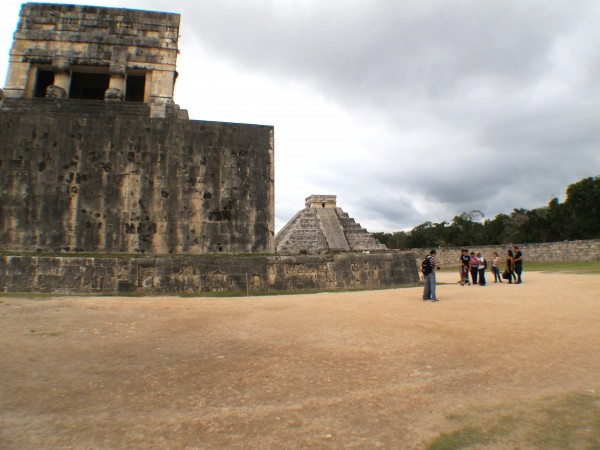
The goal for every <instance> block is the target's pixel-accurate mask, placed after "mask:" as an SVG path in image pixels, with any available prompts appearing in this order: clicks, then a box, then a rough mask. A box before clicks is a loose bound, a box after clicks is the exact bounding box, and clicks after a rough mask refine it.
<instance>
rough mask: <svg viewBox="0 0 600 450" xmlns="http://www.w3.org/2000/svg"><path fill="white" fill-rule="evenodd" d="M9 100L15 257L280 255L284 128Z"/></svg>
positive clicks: (7, 201)
mask: <svg viewBox="0 0 600 450" xmlns="http://www.w3.org/2000/svg"><path fill="white" fill-rule="evenodd" d="M179 117H180V114H179V113H178V111H177V110H176V109H175V108H173V113H172V115H171V116H170V117H167V118H165V119H151V118H149V115H148V106H147V105H145V104H141V103H138V104H134V103H106V102H103V101H95V100H52V99H10V98H7V99H5V100H4V101H3V102H2V103H0V248H1V249H2V251H4V252H73V251H76V252H91V253H130V254H135V253H145V254H148V253H149V254H183V253H190V254H206V253H221V252H222V253H274V250H275V246H274V237H273V236H274V195H273V180H274V165H273V127H270V126H259V125H245V124H230V123H218V122H202V121H190V120H186V119H181V118H179Z"/></svg>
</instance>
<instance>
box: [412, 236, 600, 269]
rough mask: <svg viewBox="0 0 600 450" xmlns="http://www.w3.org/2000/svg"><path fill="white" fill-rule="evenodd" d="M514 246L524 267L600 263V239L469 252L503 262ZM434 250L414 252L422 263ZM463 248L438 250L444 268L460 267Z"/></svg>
mask: <svg viewBox="0 0 600 450" xmlns="http://www.w3.org/2000/svg"><path fill="white" fill-rule="evenodd" d="M514 245H517V246H518V247H519V250H521V252H522V253H523V256H524V260H523V261H524V265H526V264H527V262H561V261H600V239H593V240H587V241H562V242H549V243H545V244H506V245H488V246H472V247H468V248H469V252H471V251H474V252H481V254H482V255H483V256H484V257H485V258H486V259H487V260H488V261H489V260H490V259H491V257H492V254H493V253H494V252H498V254H499V255H500V258H501V260H502V261H505V260H506V251H507V250H508V249H512V248H513V246H514ZM431 250H432V249H431V248H415V249H412V250H410V251H411V252H413V253H414V254H415V256H416V258H417V261H418V262H419V264H420V262H421V261H422V260H423V258H424V257H425V255H427V254H428V253H429V252H430V251H431ZM460 250H461V247H445V248H437V249H436V251H437V256H438V259H439V260H440V261H441V263H442V265H443V266H458V259H459V257H460Z"/></svg>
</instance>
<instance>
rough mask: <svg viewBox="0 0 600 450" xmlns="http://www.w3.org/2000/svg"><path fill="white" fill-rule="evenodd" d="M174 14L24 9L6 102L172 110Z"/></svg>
mask: <svg viewBox="0 0 600 450" xmlns="http://www.w3.org/2000/svg"><path fill="white" fill-rule="evenodd" d="M179 19H180V17H179V14H168V13H157V12H150V11H136V10H127V9H117V8H95V7H89V6H72V5H46V4H40V3H27V4H25V5H23V7H22V10H21V20H20V22H19V25H18V29H17V31H16V33H15V36H14V44H13V47H12V50H11V52H10V68H9V71H8V78H7V82H6V88H5V93H6V95H7V96H8V97H11V98H22V97H25V98H32V97H35V98H41V97H50V98H71V99H99V100H102V99H106V100H125V101H128V102H142V103H146V104H149V105H150V107H151V116H152V117H165V115H166V106H167V105H170V104H172V103H173V89H174V85H175V78H176V77H177V72H176V71H175V66H176V61H177V42H178V38H179Z"/></svg>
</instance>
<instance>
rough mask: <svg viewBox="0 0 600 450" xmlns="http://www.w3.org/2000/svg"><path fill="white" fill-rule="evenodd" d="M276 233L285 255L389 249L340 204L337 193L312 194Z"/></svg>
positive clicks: (276, 241)
mask: <svg viewBox="0 0 600 450" xmlns="http://www.w3.org/2000/svg"><path fill="white" fill-rule="evenodd" d="M304 204H305V208H304V209H302V210H300V211H298V213H297V214H296V215H295V216H294V217H293V218H292V220H290V221H289V222H288V223H287V224H286V225H285V226H284V227H283V228H282V229H281V231H279V233H277V235H276V236H275V246H276V248H277V253H279V254H282V255H296V254H304V253H306V254H318V253H330V252H355V251H385V250H387V247H386V246H385V245H384V244H381V243H380V242H379V241H378V240H377V239H375V238H374V237H372V236H371V235H370V234H369V233H368V232H367V230H365V229H364V228H362V227H361V226H360V224H358V223H356V222H355V221H354V219H352V218H351V217H349V216H348V214H347V213H345V212H344V211H343V210H342V208H338V207H337V206H336V196H335V195H311V196H310V197H307V198H306V199H305V203H304Z"/></svg>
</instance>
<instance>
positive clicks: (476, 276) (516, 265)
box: [421, 246, 523, 302]
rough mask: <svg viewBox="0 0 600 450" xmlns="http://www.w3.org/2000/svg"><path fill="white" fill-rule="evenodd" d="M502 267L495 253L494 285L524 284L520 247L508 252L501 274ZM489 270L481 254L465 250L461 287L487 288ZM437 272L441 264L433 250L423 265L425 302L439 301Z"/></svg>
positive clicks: (461, 259)
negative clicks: (486, 276) (486, 279)
mask: <svg viewBox="0 0 600 450" xmlns="http://www.w3.org/2000/svg"><path fill="white" fill-rule="evenodd" d="M500 265H501V260H500V255H498V252H494V253H493V256H492V260H491V271H492V274H493V275H494V283H503V281H502V280H503V279H506V280H507V283H509V284H512V283H513V280H514V282H515V284H520V283H522V279H521V274H522V273H523V253H522V252H521V251H520V250H519V247H517V246H515V247H513V249H512V250H511V249H508V250H507V252H506V263H505V269H504V271H503V272H502V273H500ZM487 268H488V263H487V260H486V259H485V258H484V257H483V256H481V252H477V253H475V252H471V253H470V254H469V250H468V249H466V248H463V249H462V250H461V255H460V281H459V283H460V285H461V286H464V285H465V284H466V285H468V286H470V285H471V284H473V285H476V284H478V285H479V286H485V285H486V281H485V271H486V269H487ZM436 270H440V263H439V261H438V259H437V252H436V251H435V250H431V252H429V254H428V255H427V256H426V257H425V260H424V261H423V263H422V264H421V271H422V272H423V283H424V288H423V300H425V301H428V300H431V301H434V302H437V301H438V299H437V296H436V286H435V271H436Z"/></svg>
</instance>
